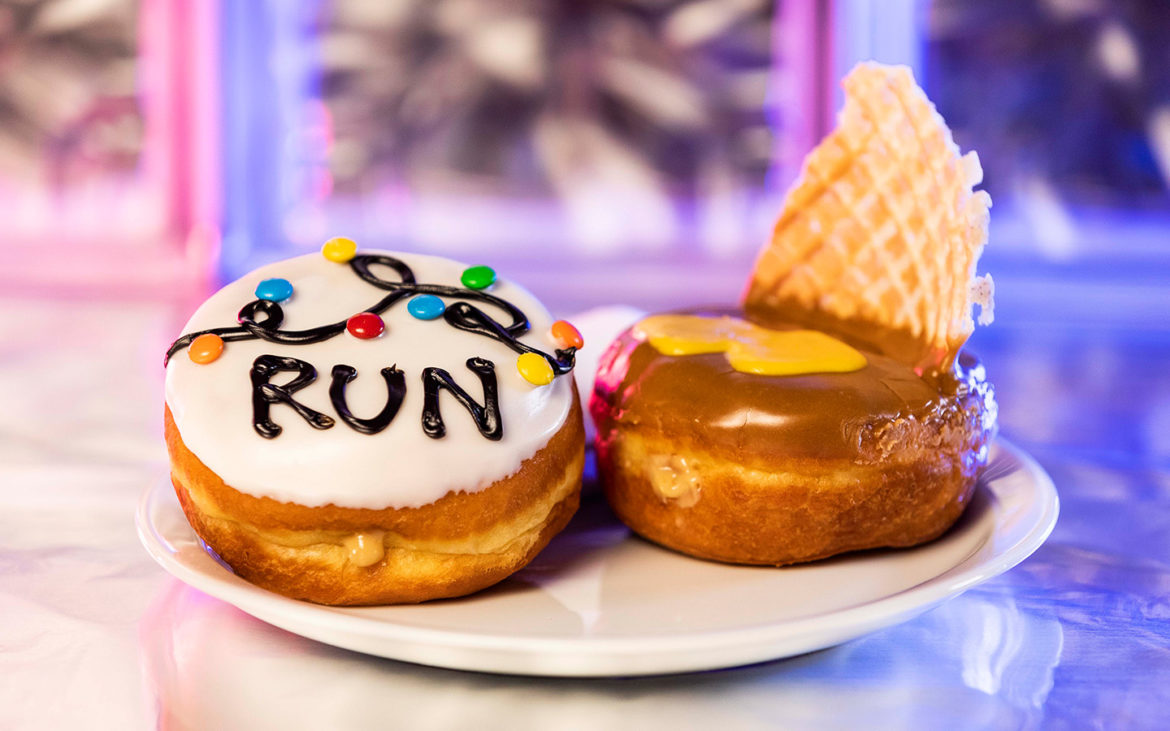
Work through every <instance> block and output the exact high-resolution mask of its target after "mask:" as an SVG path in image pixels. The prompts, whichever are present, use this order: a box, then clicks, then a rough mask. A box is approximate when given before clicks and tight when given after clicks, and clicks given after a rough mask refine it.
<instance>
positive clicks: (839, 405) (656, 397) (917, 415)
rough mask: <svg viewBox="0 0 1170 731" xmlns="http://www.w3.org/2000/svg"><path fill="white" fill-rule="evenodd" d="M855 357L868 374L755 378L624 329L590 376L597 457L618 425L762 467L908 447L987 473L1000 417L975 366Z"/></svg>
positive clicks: (876, 455)
mask: <svg viewBox="0 0 1170 731" xmlns="http://www.w3.org/2000/svg"><path fill="white" fill-rule="evenodd" d="M691 314H697V313H691ZM702 314H712V315H715V316H717V315H719V314H726V312H723V311H706V312H704V313H702ZM771 326H772V327H773V328H774V329H778V330H781V329H792V328H794V327H795V326H794V325H783V324H772V325H771ZM850 344H851V345H854V346H855V347H858V343H856V342H852V343H850ZM859 349H860V350H861V351H862V353H863V354H864V355H865V357H866V360H867V365H866V366H865V367H864V368H862V369H861V370H858V371H854V372H851V373H822V374H808V375H794V376H760V375H753V374H749V373H740V372H738V371H736V370H734V369H733V368H732V367H731V366H730V365H729V364H728V362H727V359H726V358H725V357H724V356H723V355H722V354H720V353H711V354H703V355H687V356H668V355H662V354H661V353H659V352H658V351H657V350H655V349H654V348H653V347H652V346H651V345H650V344H649V343H647V342H644V341H643V340H642V339H641V338H640V337H639V336H638V335H637V334H636V331H635V329H634V328H631V329H630V330H627V331H626V332H625V333H623V334H622V335H621V336H620V337H619V338H618V339H617V340H616V341H615V342H614V343H613V344H612V345H611V346H610V348H609V350H608V351H607V352H606V353H605V355H604V356H603V357H602V359H601V366H600V368H599V370H598V373H597V379H596V381H595V386H594V393H593V399H592V403H591V411H592V413H593V418H594V421H595V423H596V424H597V427H598V434H599V439H600V440H601V441H600V442H599V448H601V449H603V450H604V449H605V448H606V446H607V445H606V444H605V443H604V440H605V439H606V436H607V435H612V434H613V433H614V431H615V427H617V426H619V425H620V426H622V427H623V428H634V429H637V428H639V427H645V428H646V429H649V430H652V431H655V432H660V433H663V434H669V435H670V436H671V437H672V438H674V439H678V440H682V441H685V442H687V443H689V444H690V446H694V447H699V448H701V449H702V450H704V451H707V452H710V453H716V454H724V455H734V457H735V459H736V460H737V461H738V462H740V463H741V464H744V465H745V466H750V467H759V468H764V469H768V468H769V467H770V466H772V465H775V464H777V463H779V462H781V461H783V460H788V459H794V458H795V459H802V458H808V459H814V460H835V459H847V460H850V461H855V462H859V463H876V462H883V461H890V460H893V461H898V460H899V459H901V458H908V459H912V458H914V457H915V456H916V455H913V454H905V452H906V451H907V447H910V451H912V452H919V450H921V449H928V450H940V449H941V450H943V451H947V452H951V453H952V454H955V455H956V456H958V457H959V459H960V463H961V466H960V469H962V471H963V472H965V473H968V474H972V475H973V474H974V473H975V472H976V471H977V470H978V469H979V467H981V466H982V465H983V464H985V463H986V461H987V449H988V444H989V442H990V439H991V437H992V435H993V433H994V430H995V422H996V411H997V410H996V404H995V396H994V392H993V389H992V387H991V385H990V384H989V383H988V382H987V381H986V377H985V371H984V368H983V366H982V364H981V363H980V362H979V361H978V360H977V359H976V358H975V357H974V356H971V355H969V354H966V353H964V354H962V355H961V356H960V357H959V358H957V359H956V361H955V363H954V364H953V365H952V367H951V368H950V369H949V370H948V371H946V372H944V373H941V374H936V375H933V376H927V377H920V376H918V375H917V374H916V373H915V372H914V370H913V369H912V368H911V367H910V366H907V365H905V364H903V363H900V362H898V361H896V360H893V359H892V358H889V357H886V356H883V355H879V354H877V353H875V352H873V351H872V350H867V349H865V348H864V346H862V347H859Z"/></svg>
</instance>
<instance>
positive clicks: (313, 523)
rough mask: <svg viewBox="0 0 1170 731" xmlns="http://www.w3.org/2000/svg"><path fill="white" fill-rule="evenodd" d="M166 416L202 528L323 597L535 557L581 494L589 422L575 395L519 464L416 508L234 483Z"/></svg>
mask: <svg viewBox="0 0 1170 731" xmlns="http://www.w3.org/2000/svg"><path fill="white" fill-rule="evenodd" d="M165 419H166V421H165V429H166V441H167V447H168V450H169V452H170V456H171V481H172V483H173V484H174V487H175V492H176V494H177V495H178V497H179V501H180V503H181V504H182V507H183V512H184V513H185V514H186V516H187V519H188V520H189V521H190V523H191V525H192V527H193V528H194V529H195V532H196V533H197V534H198V535H199V537H200V538H201V539H203V541H204V542H205V543H206V544H207V545H208V546H209V547H210V548H211V549H212V550H214V551H215V552H216V553H217V554H218V555H219V556H220V557H221V558H222V559H223V560H224V561H225V562H226V563H227V564H228V565H230V566H231V567H232V569H233V570H234V571H235V572H236V573H237V574H238V575H239V576H241V577H242V578H244V579H246V580H248V581H250V582H252V583H254V584H256V585H258V586H261V587H263V588H265V589H269V590H271V591H274V592H277V593H279V594H282V595H284V596H288V597H291V598H294V599H304V600H307V601H311V602H316V603H319V604H331V605H372V604H406V603H417V602H422V601H427V600H430V599H439V598H446V597H456V596H463V595H466V594H470V593H472V592H475V591H478V590H480V589H483V588H485V587H488V586H491V585H492V584H495V583H497V582H499V581H501V580H503V579H504V578H506V577H508V576H509V575H511V574H512V573H514V572H516V571H517V570H519V569H521V568H523V567H524V566H525V565H526V564H527V563H528V562H529V561H531V560H532V559H533V558H534V557H535V556H536V554H537V553H539V552H540V550H541V549H543V548H544V546H545V545H547V544H548V542H549V540H551V538H552V537H553V536H554V535H556V534H557V533H558V532H559V531H560V530H562V529H563V528H564V527H565V525H567V524H568V522H569V519H570V518H572V516H573V514H574V513H575V512H576V510H577V506H578V502H579V498H580V488H581V476H582V470H583V466H584V441H585V434H584V427H583V423H582V418H581V407H580V403H579V402H578V401H577V399H576V397H574V402H573V406H572V411H571V413H570V415H569V418H568V419H566V420H565V423H564V425H563V426H562V427H561V428H560V429H559V430H558V431H557V432H556V433H555V434H554V435H553V437H552V438H551V439H550V440H549V442H548V444H546V445H545V446H544V447H542V448H541V449H540V450H538V451H537V453H536V454H534V455H533V456H532V457H530V458H529V459H527V460H525V461H524V462H523V464H522V465H521V467H520V469H519V470H518V471H516V472H515V473H513V474H512V475H509V476H508V477H505V478H503V479H500V480H497V481H496V482H494V483H493V484H491V485H490V486H488V487H486V488H484V489H483V490H480V491H477V492H474V493H467V492H450V493H448V494H447V495H446V496H445V497H443V498H441V499H440V500H438V501H436V502H433V503H430V504H428V505H424V506H421V507H418V508H385V509H381V510H377V509H364V508H342V507H338V506H336V505H326V506H322V507H307V506H303V505H297V504H294V503H287V502H279V501H276V500H273V499H271V498H266V497H255V496H253V495H249V494H246V493H243V492H240V491H238V490H235V489H234V488H232V487H231V486H230V485H227V484H225V483H224V482H223V480H222V479H220V478H219V476H218V475H217V474H215V473H214V472H212V471H211V470H210V469H208V468H207V467H206V466H205V465H204V464H203V463H202V462H200V461H199V458H198V457H197V456H196V455H194V454H192V453H191V452H190V450H188V449H187V447H186V445H184V444H183V440H182V436H181V434H180V433H179V431H178V429H177V427H176V426H175V423H174V421H173V419H172V418H171V414H170V412H169V410H167V412H166V415H165ZM338 479H344V469H343V468H339V470H338ZM387 479H393V478H392V474H391V473H390V471H389V470H388V474H387Z"/></svg>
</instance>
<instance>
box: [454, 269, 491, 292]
mask: <svg viewBox="0 0 1170 731" xmlns="http://www.w3.org/2000/svg"><path fill="white" fill-rule="evenodd" d="M459 281H461V282H463V286H464V287H467V288H468V289H487V288H488V287H490V286H491V285H492V284H493V283H494V282H495V281H496V270H495V269H492V268H491V267H487V266H477V267H469V268H468V269H465V270H464V271H463V276H461V277H459Z"/></svg>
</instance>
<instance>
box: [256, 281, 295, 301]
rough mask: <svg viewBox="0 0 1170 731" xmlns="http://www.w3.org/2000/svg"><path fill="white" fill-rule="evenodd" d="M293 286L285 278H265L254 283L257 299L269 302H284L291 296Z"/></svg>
mask: <svg viewBox="0 0 1170 731" xmlns="http://www.w3.org/2000/svg"><path fill="white" fill-rule="evenodd" d="M292 294H293V286H292V283H291V282H289V281H288V280H287V279H279V278H278V279H265V280H264V281H263V282H261V283H260V284H257V285H256V297H257V299H262V300H268V301H269V302H284V301H285V300H286V299H288V298H289V297H292Z"/></svg>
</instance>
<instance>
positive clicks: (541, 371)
mask: <svg viewBox="0 0 1170 731" xmlns="http://www.w3.org/2000/svg"><path fill="white" fill-rule="evenodd" d="M516 370H518V371H520V375H521V376H524V380H525V381H528V382H529V383H531V384H532V385H534V386H547V385H548V384H550V383H552V382H553V377H554V375H555V374H554V373H553V369H552V366H551V365H549V364H548V360H546V359H545V357H544V356H543V355H539V354H537V353H524V354H522V355H521V356H520V357H519V358H517V359H516Z"/></svg>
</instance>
